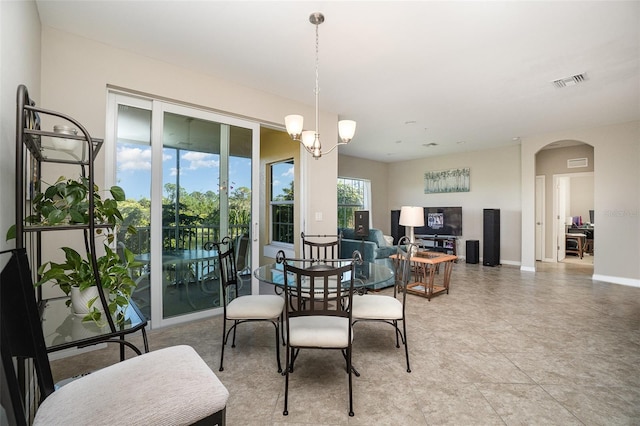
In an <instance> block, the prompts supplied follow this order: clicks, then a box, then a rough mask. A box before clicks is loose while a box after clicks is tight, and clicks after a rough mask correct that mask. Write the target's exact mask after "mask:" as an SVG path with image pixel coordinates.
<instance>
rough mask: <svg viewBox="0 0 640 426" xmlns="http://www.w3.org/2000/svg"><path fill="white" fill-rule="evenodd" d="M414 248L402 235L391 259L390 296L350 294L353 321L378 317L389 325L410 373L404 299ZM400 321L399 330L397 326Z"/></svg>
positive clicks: (405, 297) (379, 320) (378, 319)
mask: <svg viewBox="0 0 640 426" xmlns="http://www.w3.org/2000/svg"><path fill="white" fill-rule="evenodd" d="M412 250H417V246H416V245H415V244H411V243H410V241H409V238H407V237H402V238H401V239H400V241H399V242H398V246H397V253H396V254H397V257H396V258H395V259H394V260H393V264H394V272H395V285H394V286H393V296H388V295H384V294H370V293H367V294H362V295H357V296H354V298H353V324H354V325H355V324H356V323H357V322H360V321H377V322H382V323H386V324H389V325H391V326H392V327H393V328H394V329H395V332H396V348H399V347H400V341H402V344H403V345H404V351H405V357H406V360H407V373H411V366H410V364H409V345H408V342H407V319H406V312H405V305H406V300H407V291H406V289H407V283H408V282H409V278H410V277H411V253H412ZM398 322H401V323H402V330H400V327H399V326H398Z"/></svg>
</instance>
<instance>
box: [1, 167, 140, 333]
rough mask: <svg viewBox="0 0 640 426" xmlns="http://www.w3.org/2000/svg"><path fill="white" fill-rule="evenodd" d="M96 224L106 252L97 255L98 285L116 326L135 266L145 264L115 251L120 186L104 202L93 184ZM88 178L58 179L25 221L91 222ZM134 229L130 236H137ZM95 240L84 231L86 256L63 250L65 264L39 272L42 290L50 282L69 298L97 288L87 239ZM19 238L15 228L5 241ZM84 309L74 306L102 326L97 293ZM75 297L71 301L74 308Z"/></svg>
mask: <svg viewBox="0 0 640 426" xmlns="http://www.w3.org/2000/svg"><path fill="white" fill-rule="evenodd" d="M92 189H93V199H94V209H93V212H94V223H95V225H96V227H95V232H96V236H97V237H102V238H103V240H104V241H103V248H104V254H102V255H100V256H96V263H97V270H98V274H99V277H100V283H101V286H102V289H103V292H104V295H105V297H106V298H107V304H108V310H109V314H110V315H111V316H112V317H113V318H114V319H115V321H116V322H117V323H120V322H122V321H123V320H124V312H125V310H126V307H127V306H128V304H129V300H130V298H131V294H132V293H133V290H134V289H135V286H136V283H135V281H134V280H133V279H132V278H131V275H130V272H131V268H136V267H139V266H141V263H139V262H136V261H135V259H134V254H133V253H132V252H131V251H130V250H128V249H127V248H126V247H122V251H121V253H117V252H116V251H115V250H113V249H112V247H111V246H112V245H113V243H114V241H115V234H116V232H117V229H118V227H119V226H120V225H121V223H122V221H123V217H122V213H121V212H120V210H119V209H118V201H124V199H125V194H124V191H123V190H122V188H120V187H119V186H112V187H111V188H110V190H109V192H110V194H111V196H112V198H105V199H104V200H103V199H102V197H101V196H100V194H99V189H98V186H97V185H94V187H93V188H92ZM88 195H89V180H88V179H87V178H86V177H80V178H79V179H67V178H65V177H60V178H59V179H58V180H57V181H56V182H55V183H54V184H53V185H51V186H49V187H48V188H47V189H46V191H45V192H44V193H42V192H38V193H37V194H36V195H35V196H34V198H33V201H32V210H33V214H32V215H30V216H28V217H26V218H25V222H26V223H29V224H31V225H38V226H56V225H73V224H85V225H86V224H89V197H88ZM135 232H136V230H135V228H133V227H129V228H128V229H127V233H131V234H133V233H135ZM96 236H92V235H87V233H85V247H87V250H86V255H85V256H82V255H81V254H80V253H78V252H77V251H76V250H74V249H73V248H71V247H62V250H63V251H64V253H65V261H64V262H61V263H57V262H53V261H49V262H46V263H44V264H42V265H41V266H40V267H39V268H38V274H39V275H40V279H39V280H38V281H37V282H36V283H35V285H36V286H40V285H42V284H44V283H46V282H53V283H54V284H55V285H58V286H59V287H60V289H61V290H62V291H63V292H64V293H65V294H66V295H68V296H75V294H76V293H84V292H86V291H90V290H91V289H93V290H94V291H95V290H96V288H97V287H96V284H97V283H96V278H95V274H94V270H93V265H92V262H91V256H90V254H91V253H90V249H89V247H90V244H89V241H88V238H94V237H96ZM12 237H15V226H13V227H12V229H10V230H9V232H8V233H7V238H8V239H9V238H12ZM84 299H85V301H84V302H83V304H84V305H85V306H84V308H85V309H84V310H83V309H82V308H83V307H82V306H77V305H76V306H75V307H73V309H74V311H75V312H76V313H81V314H82V315H84V317H83V320H85V321H91V320H93V321H95V322H98V321H100V319H101V318H102V314H103V309H102V303H101V301H100V299H99V295H98V293H97V292H95V293H94V294H93V295H92V296H85V297H84ZM72 303H74V302H72V299H69V300H68V301H67V306H69V305H71V304H72Z"/></svg>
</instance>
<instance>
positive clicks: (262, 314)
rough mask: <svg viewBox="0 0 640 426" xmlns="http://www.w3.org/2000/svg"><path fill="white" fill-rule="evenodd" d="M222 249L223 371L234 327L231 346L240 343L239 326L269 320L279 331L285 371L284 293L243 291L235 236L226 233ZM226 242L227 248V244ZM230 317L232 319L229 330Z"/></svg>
mask: <svg viewBox="0 0 640 426" xmlns="http://www.w3.org/2000/svg"><path fill="white" fill-rule="evenodd" d="M214 245H215V247H216V249H217V250H218V265H219V266H220V285H221V287H222V305H223V307H224V314H223V320H222V349H221V351H220V368H219V370H220V371H223V370H224V365H223V363H224V348H225V346H226V345H227V342H228V340H229V337H230V334H231V332H232V331H233V340H232V343H231V347H232V348H235V347H236V329H237V327H238V325H240V324H243V323H247V322H256V321H266V322H270V323H271V324H273V326H274V328H275V332H276V361H277V363H278V372H282V365H281V364H280V323H281V322H282V311H283V309H284V300H285V299H283V298H282V296H278V295H273V294H255V295H251V294H250V295H245V296H240V295H239V293H238V292H239V279H238V270H237V267H236V256H235V248H234V245H233V240H231V238H229V237H224V238H223V239H222V241H221V242H219V243H215V244H214ZM225 246H226V249H225V248H224V247H225ZM227 321H230V322H231V323H232V325H231V327H229V329H228V330H227Z"/></svg>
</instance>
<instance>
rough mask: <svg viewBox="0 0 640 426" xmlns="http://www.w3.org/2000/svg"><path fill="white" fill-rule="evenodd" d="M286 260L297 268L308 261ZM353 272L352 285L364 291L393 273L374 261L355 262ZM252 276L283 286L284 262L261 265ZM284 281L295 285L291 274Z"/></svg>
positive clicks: (389, 277) (338, 263) (385, 279)
mask: <svg viewBox="0 0 640 426" xmlns="http://www.w3.org/2000/svg"><path fill="white" fill-rule="evenodd" d="M287 262H288V263H289V264H290V265H292V266H295V267H297V268H304V267H307V266H308V263H309V262H308V261H306V262H303V261H301V260H287ZM351 262H353V259H344V262H337V264H335V266H344V265H348V264H350V263H351ZM318 266H320V267H321V266H322V264H315V265H313V268H317V267H318ZM354 273H355V276H354V281H353V286H354V289H356V291H358V292H362V291H365V289H366V288H367V287H369V286H373V285H375V284H379V283H383V282H386V281H389V280H391V279H393V275H394V274H393V270H392V269H391V268H389V267H388V266H386V265H383V264H379V263H374V262H361V263H358V262H356V264H355V268H354ZM253 276H254V277H255V278H256V279H257V280H258V281H260V282H264V283H268V284H272V285H274V286H276V287H277V288H278V287H279V288H284V285H285V278H284V264H282V263H277V262H276V263H269V264H266V265H262V266H260V267H258V268H257V269H256V270H255V271H254V272H253ZM350 278H351V277H349V276H345V277H344V281H343V283H346V282H347V280H349V279H350ZM286 282H287V284H288V285H289V286H293V285H295V282H294V277H293V276H289V277H288V279H287V280H286ZM345 285H347V284H343V286H345Z"/></svg>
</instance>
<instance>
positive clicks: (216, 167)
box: [116, 143, 251, 199]
mask: <svg viewBox="0 0 640 426" xmlns="http://www.w3.org/2000/svg"><path fill="white" fill-rule="evenodd" d="M176 158H177V152H176V150H175V149H170V148H169V149H164V150H163V159H162V162H163V167H162V175H163V186H164V183H167V182H171V183H175V182H176V177H177V176H176V174H177V168H176ZM219 160H220V159H219V155H218V154H209V153H203V152H195V151H180V185H181V186H182V187H183V188H184V189H185V190H186V191H187V192H189V193H191V192H194V191H199V192H203V193H204V192H207V191H214V192H218V185H219V184H220V182H219V174H220V162H219ZM116 175H117V176H116V179H117V182H116V184H117V185H119V186H121V187H122V189H124V191H125V194H126V197H127V198H128V199H140V198H150V194H151V147H149V146H141V145H134V144H123V143H119V144H118V149H117V172H116ZM229 181H230V185H229V186H230V188H229V192H230V193H232V192H233V191H234V190H235V189H236V188H239V187H243V186H244V187H247V188H251V159H249V158H240V157H231V159H230V160H229Z"/></svg>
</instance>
